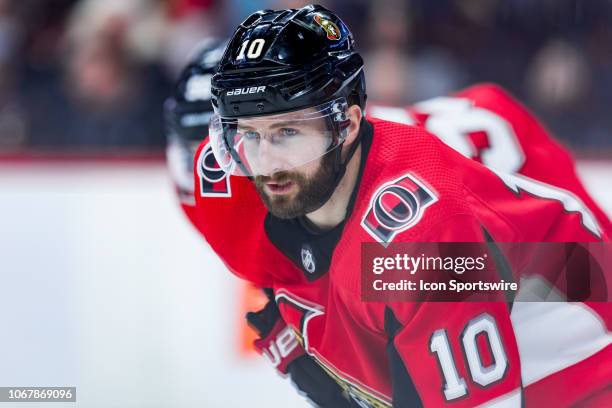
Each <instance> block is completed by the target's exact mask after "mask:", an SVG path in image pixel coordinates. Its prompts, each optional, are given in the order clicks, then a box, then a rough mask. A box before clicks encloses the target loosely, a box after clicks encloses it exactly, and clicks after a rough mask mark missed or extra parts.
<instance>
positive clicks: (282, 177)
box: [255, 171, 300, 184]
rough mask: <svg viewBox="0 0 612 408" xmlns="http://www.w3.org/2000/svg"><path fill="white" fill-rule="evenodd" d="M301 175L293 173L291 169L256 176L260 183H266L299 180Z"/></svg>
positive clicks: (256, 180) (257, 181)
mask: <svg viewBox="0 0 612 408" xmlns="http://www.w3.org/2000/svg"><path fill="white" fill-rule="evenodd" d="M299 178H300V177H298V175H296V174H294V173H291V172H289V171H279V172H278V173H274V174H272V175H271V176H256V177H255V182H256V183H258V184H265V183H270V182H272V183H278V184H282V183H286V182H288V181H297V180H298V179H299Z"/></svg>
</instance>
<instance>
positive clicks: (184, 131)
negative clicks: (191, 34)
mask: <svg viewBox="0 0 612 408" xmlns="http://www.w3.org/2000/svg"><path fill="white" fill-rule="evenodd" d="M226 45H227V41H222V40H218V39H206V40H204V41H202V42H201V43H200V44H198V46H197V47H196V49H195V51H194V52H193V53H192V57H190V58H189V60H188V63H187V65H186V66H185V68H184V69H183V70H182V72H181V74H180V75H179V78H178V80H177V82H176V84H175V87H174V93H173V94H172V96H170V97H169V98H168V99H167V100H166V102H165V103H164V119H165V125H166V139H167V148H166V159H167V164H168V168H169V170H170V175H171V177H172V179H173V181H174V183H175V185H176V186H177V189H178V192H179V197H180V198H181V200H182V201H183V202H189V203H191V202H192V201H193V156H194V155H195V151H196V149H197V147H198V145H199V144H200V142H201V141H202V140H203V139H204V138H205V137H206V136H207V135H208V123H209V121H210V117H211V116H212V114H213V108H212V103H211V93H210V82H211V79H212V76H213V74H214V73H215V70H216V68H217V65H218V64H219V61H220V60H221V57H222V56H223V51H224V50H225V47H226Z"/></svg>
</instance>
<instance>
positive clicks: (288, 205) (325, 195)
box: [255, 154, 335, 220]
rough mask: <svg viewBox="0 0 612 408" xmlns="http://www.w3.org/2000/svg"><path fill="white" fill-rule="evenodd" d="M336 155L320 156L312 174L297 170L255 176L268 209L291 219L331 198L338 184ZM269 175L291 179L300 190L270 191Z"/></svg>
mask: <svg viewBox="0 0 612 408" xmlns="http://www.w3.org/2000/svg"><path fill="white" fill-rule="evenodd" d="M333 168H334V155H331V154H328V155H325V156H323V158H322V159H321V166H320V167H319V169H318V170H317V171H316V173H315V174H314V175H313V176H312V177H306V176H304V175H302V174H300V173H297V172H283V173H282V174H280V173H279V174H276V175H274V176H273V177H262V176H257V177H255V187H256V188H257V192H258V193H259V195H260V197H261V199H262V201H263V202H264V205H265V206H266V208H267V209H268V211H269V212H270V213H271V214H272V215H274V216H275V217H277V218H281V219H285V220H288V219H292V218H296V217H301V216H304V215H306V214H308V213H311V212H313V211H316V210H318V209H319V208H321V206H322V205H323V204H325V203H326V202H327V200H329V198H330V197H331V195H332V193H333V190H334V188H335V180H334V178H335V177H334V171H333ZM270 179H274V180H278V181H281V180H282V181H283V182H284V181H292V182H293V183H295V184H296V185H297V188H298V192H297V194H294V195H292V196H284V195H274V196H270V195H268V194H267V193H266V192H265V190H264V185H265V183H266V182H267V181H269V180H270Z"/></svg>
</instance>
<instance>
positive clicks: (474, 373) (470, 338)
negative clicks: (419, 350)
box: [429, 313, 508, 401]
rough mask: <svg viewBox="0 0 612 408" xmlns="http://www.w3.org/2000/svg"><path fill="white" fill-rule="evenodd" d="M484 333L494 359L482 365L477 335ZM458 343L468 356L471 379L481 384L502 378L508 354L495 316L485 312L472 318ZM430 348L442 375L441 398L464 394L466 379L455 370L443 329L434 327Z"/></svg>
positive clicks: (455, 397)
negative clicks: (442, 387)
mask: <svg viewBox="0 0 612 408" xmlns="http://www.w3.org/2000/svg"><path fill="white" fill-rule="evenodd" d="M480 334H483V335H485V336H486V339H487V343H488V345H489V349H490V350H491V355H492V357H493V362H492V363H491V364H490V365H488V366H485V365H484V364H483V362H482V357H481V355H480V352H479V351H478V345H477V343H476V338H477V336H478V335H480ZM461 346H462V348H463V354H464V355H465V359H466V360H467V365H468V367H469V369H470V370H469V371H470V375H471V377H472V381H473V382H475V383H476V384H479V385H481V386H483V387H486V386H487V385H489V384H492V383H494V382H496V381H499V380H501V379H502V378H503V377H504V375H505V373H506V371H507V368H508V358H507V357H506V352H505V351H504V346H503V344H502V341H501V337H500V335H499V331H498V329H497V326H496V325H495V320H494V319H493V318H492V317H491V316H490V315H489V314H487V313H484V314H482V315H480V316H478V317H477V318H475V319H473V320H471V321H470V322H469V323H468V324H467V325H466V326H465V329H464V330H463V333H462V335H461ZM429 351H431V352H432V353H435V355H436V357H437V359H438V364H439V365H440V369H441V371H442V376H443V377H444V389H443V392H444V398H446V400H447V401H451V400H454V399H457V398H460V397H462V396H464V395H466V394H467V392H468V391H467V386H466V383H465V380H464V379H463V378H462V377H461V376H460V375H459V372H458V371H457V364H456V362H455V359H454V356H453V353H452V351H451V347H450V343H449V339H448V335H447V333H446V330H444V329H440V330H436V331H435V332H434V333H433V335H432V336H431V338H430V340H429Z"/></svg>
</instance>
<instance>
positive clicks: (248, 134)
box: [242, 130, 259, 141]
mask: <svg viewBox="0 0 612 408" xmlns="http://www.w3.org/2000/svg"><path fill="white" fill-rule="evenodd" d="M242 137H243V138H244V139H246V140H250V141H251V140H252V141H256V140H259V132H255V131H254V130H246V131H244V132H242Z"/></svg>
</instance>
